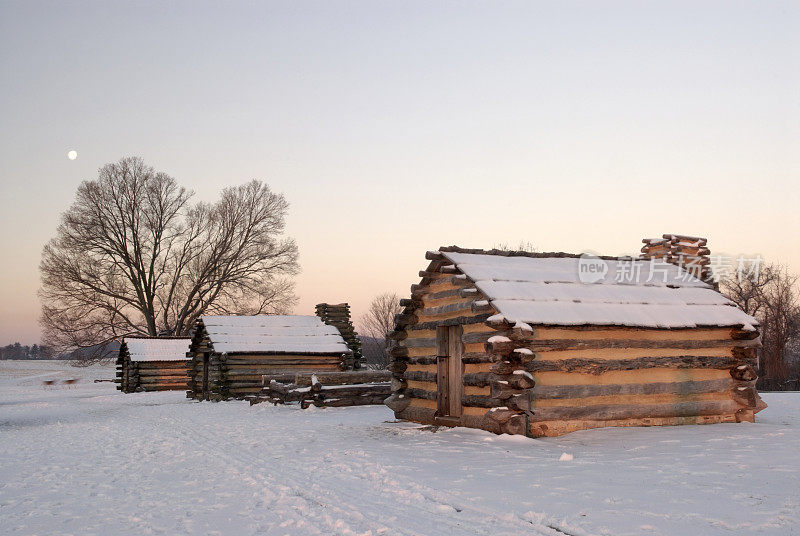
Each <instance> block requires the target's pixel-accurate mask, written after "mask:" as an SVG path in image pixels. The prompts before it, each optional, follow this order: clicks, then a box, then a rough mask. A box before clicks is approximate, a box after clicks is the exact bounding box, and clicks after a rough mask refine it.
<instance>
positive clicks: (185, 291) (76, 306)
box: [39, 157, 298, 361]
mask: <svg viewBox="0 0 800 536" xmlns="http://www.w3.org/2000/svg"><path fill="white" fill-rule="evenodd" d="M191 197H192V193H191V192H189V191H187V190H186V189H185V188H183V187H181V186H179V185H178V183H177V182H176V181H175V179H173V178H172V177H170V176H169V175H167V174H165V173H162V172H157V171H155V170H154V169H153V168H152V167H149V166H147V165H145V164H144V162H143V161H142V160H141V159H140V158H137V157H132V158H123V159H122V160H120V161H119V162H116V163H113V164H108V165H106V166H104V167H103V168H101V169H100V171H99V175H98V177H97V179H95V180H87V181H84V182H83V183H82V184H81V185H80V186H79V187H78V191H77V194H76V198H75V201H74V203H73V204H72V206H71V207H70V208H69V209H68V210H67V211H66V212H65V213H64V214H63V216H62V219H61V224H60V225H59V227H58V231H57V233H56V236H55V238H53V239H52V240H50V241H49V242H48V243H47V245H46V246H45V248H44V251H43V252H42V260H41V264H40V270H41V277H42V286H41V289H40V292H39V294H40V297H41V300H42V303H43V307H42V315H41V323H42V326H43V328H44V340H45V344H47V345H48V346H50V347H52V348H53V349H54V350H56V351H58V352H67V351H72V350H76V349H86V348H106V347H107V346H106V345H105V343H107V342H109V341H111V340H114V339H117V338H119V337H123V336H126V335H150V336H153V335H185V334H187V333H188V331H189V329H190V328H191V326H192V324H193V323H194V321H195V320H196V319H197V318H198V317H199V316H200V315H202V314H220V313H222V314H228V313H232V314H259V313H279V312H285V311H287V310H288V309H289V308H290V307H291V306H292V305H293V303H294V301H295V296H294V294H293V283H292V282H291V281H290V280H289V279H287V278H288V277H289V276H291V275H294V274H295V273H297V271H298V264H297V246H296V245H295V242H294V241H293V240H292V239H290V238H285V237H283V236H282V233H283V231H284V217H285V215H286V212H287V210H288V203H287V202H286V199H284V197H283V196H282V195H280V194H276V193H273V192H272V191H271V190H270V189H269V187H268V186H267V185H266V184H264V183H262V182H259V181H256V180H254V181H251V182H249V183H247V184H243V185H240V186H234V187H230V188H226V189H224V190H223V191H222V195H221V197H220V199H219V200H218V201H216V202H214V203H194V204H193V203H192V202H191ZM98 353H100V352H88V353H87V352H81V353H80V355H82V356H85V359H86V360H90V361H91V360H93V359H97V358H100V357H102V356H101V355H97V354H98Z"/></svg>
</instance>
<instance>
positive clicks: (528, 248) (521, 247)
mask: <svg viewBox="0 0 800 536" xmlns="http://www.w3.org/2000/svg"><path fill="white" fill-rule="evenodd" d="M492 247H493V248H494V249H499V250H500V251H525V252H527V253H537V252H538V250H537V249H536V247H535V246H534V245H533V242H530V241H528V240H520V242H519V244H517V247H511V246H510V245H509V244H508V242H500V243H498V244H495V245H494V246H492Z"/></svg>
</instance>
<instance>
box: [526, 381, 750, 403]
mask: <svg viewBox="0 0 800 536" xmlns="http://www.w3.org/2000/svg"><path fill="white" fill-rule="evenodd" d="M737 385H739V383H737V382H736V381H735V380H734V379H732V378H731V379H721V380H702V381H685V382H654V383H619V384H606V385H602V384H588V385H537V386H536V387H535V388H534V389H533V396H534V398H535V399H536V400H555V399H574V398H588V397H594V396H620V395H622V396H625V395H675V396H677V397H680V396H688V395H696V394H704V393H723V392H727V391H729V390H731V389H733V388H734V387H736V386H737Z"/></svg>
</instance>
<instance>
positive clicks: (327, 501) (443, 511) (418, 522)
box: [175, 422, 564, 536]
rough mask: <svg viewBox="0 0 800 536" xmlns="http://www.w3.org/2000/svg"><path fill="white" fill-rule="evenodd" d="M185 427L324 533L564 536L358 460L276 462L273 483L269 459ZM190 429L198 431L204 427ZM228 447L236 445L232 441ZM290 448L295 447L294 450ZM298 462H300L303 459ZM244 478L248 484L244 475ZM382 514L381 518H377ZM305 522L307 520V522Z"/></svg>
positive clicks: (559, 531) (184, 430) (557, 530)
mask: <svg viewBox="0 0 800 536" xmlns="http://www.w3.org/2000/svg"><path fill="white" fill-rule="evenodd" d="M184 424H185V423H175V426H176V428H177V429H180V430H181V431H182V433H184V434H186V435H188V436H189V440H190V441H191V439H192V438H193V437H194V438H198V437H201V438H202V440H203V441H202V443H203V444H204V445H205V448H208V449H211V450H212V451H214V452H215V453H216V454H217V455H218V456H221V457H224V458H225V459H226V461H227V463H228V464H229V465H230V466H235V467H236V468H237V469H238V470H239V472H240V473H241V474H242V475H249V474H252V473H253V469H257V470H258V476H259V477H260V478H264V480H265V482H262V483H257V482H256V481H255V480H253V484H254V485H257V486H260V487H264V486H266V485H269V486H271V487H274V488H278V489H281V490H282V492H284V493H288V494H291V495H294V496H297V497H299V498H301V499H303V500H304V501H305V502H306V503H307V504H308V505H309V506H311V507H312V508H316V509H317V510H322V516H321V517H322V519H323V520H324V521H325V523H326V525H327V527H326V528H327V530H337V531H341V532H343V533H347V532H348V530H350V531H355V532H358V531H362V532H363V531H364V530H365V529H366V530H369V531H375V534H382V533H391V534H408V535H415V534H420V533H426V532H428V533H430V532H431V530H432V529H434V532H436V533H441V532H443V531H444V530H447V531H448V532H450V533H452V534H486V535H489V534H491V535H495V534H520V533H527V534H537V533H538V534H540V535H543V536H555V535H563V534H564V532H563V530H562V529H560V528H557V527H556V526H555V524H554V523H549V522H548V524H547V525H543V524H534V523H533V522H531V521H528V520H525V519H522V518H520V517H519V516H516V515H514V514H498V513H497V512H495V511H492V510H489V509H483V508H479V507H475V506H471V505H464V504H462V503H461V502H460V501H459V500H458V499H457V498H456V497H453V496H452V495H449V494H447V493H445V492H443V491H442V490H438V489H434V488H430V487H428V486H424V485H421V484H419V483H417V482H414V481H411V480H408V479H405V481H403V482H401V481H399V480H398V478H399V477H400V475H391V477H378V478H370V477H371V476H374V475H380V474H381V473H382V471H383V472H385V471H384V470H383V467H382V466H381V465H380V464H378V463H375V462H369V461H367V460H365V459H362V458H359V459H358V461H349V460H348V459H347V458H344V459H337V460H335V461H336V464H337V465H340V466H344V467H346V468H347V469H348V470H347V471H344V472H343V471H336V472H332V471H329V470H324V469H323V468H322V467H324V463H323V465H314V464H313V463H312V462H311V461H309V460H308V459H301V460H300V462H299V463H298V462H297V461H294V459H293V458H290V459H289V460H287V459H285V458H284V459H282V460H281V461H280V462H279V467H280V473H279V474H280V477H279V478H280V482H278V481H277V480H276V478H275V477H276V474H275V473H273V472H272V471H271V470H270V469H271V468H270V467H264V463H265V462H270V461H274V460H268V459H267V458H259V457H256V456H253V455H252V453H251V452H249V451H247V450H246V449H238V450H237V451H236V452H235V453H234V452H233V451H228V450H224V449H220V443H219V438H218V437H213V436H211V435H209V434H208V433H205V432H200V430H199V429H187V428H186V427H185V426H184ZM195 424H196V425H198V427H201V426H203V424H204V423H199V422H198V423H195ZM286 439H287V440H288V439H289V438H286ZM233 442H234V443H235V441H233ZM281 446H282V448H283V449H284V450H290V449H289V448H288V447H289V446H288V445H285V444H283V445H281ZM294 446H295V447H296V445H294ZM307 447H308V445H307V444H302V445H300V448H301V449H305V448H307ZM330 456H332V455H331V454H327V455H326V456H325V457H324V458H323V460H322V461H323V462H324V461H326V460H325V458H328V457H330ZM300 457H301V458H302V455H301V456H300ZM351 459H352V458H351ZM265 472H266V473H268V474H269V477H265V475H264V473H265ZM245 478H246V479H248V480H250V479H251V478H248V477H247V476H245ZM344 480H349V482H348V485H347V486H343V483H344V482H343V481H344ZM365 484H367V485H369V486H370V488H371V489H369V490H368V491H365V490H364V489H363V487H364V485H365ZM351 489H357V490H359V495H358V500H357V501H356V502H343V498H344V497H345V492H346V491H347V490H351ZM312 490H313V491H312ZM408 490H412V493H411V495H419V496H420V497H422V501H420V502H421V504H415V502H414V500H415V499H414V497H413V496H412V497H409V496H408V495H409V493H408ZM379 498H380V499H379ZM401 498H402V499H401ZM398 506H401V512H400V513H401V514H402V517H403V518H404V519H403V523H402V525H401V526H400V527H398V526H389V524H388V523H389V522H390V520H391V519H392V518H394V517H397V514H393V512H395V511H396V510H397V509H398ZM329 512H330V513H335V514H336V516H338V517H339V519H336V520H331V519H330V516H329V515H328V514H329ZM382 512H385V513H386V514H384V515H382V514H381V513H382ZM386 518H389V519H388V520H387V519H386ZM345 519H347V521H345ZM306 520H308V519H307V518H306ZM341 522H345V523H346V524H347V527H343V526H342V523H341ZM548 525H549V526H548Z"/></svg>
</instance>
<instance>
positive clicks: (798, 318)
mask: <svg viewBox="0 0 800 536" xmlns="http://www.w3.org/2000/svg"><path fill="white" fill-rule="evenodd" d="M721 283H722V284H721V290H722V292H723V294H725V295H726V296H727V297H728V298H729V299H730V300H731V301H733V302H735V303H736V304H737V305H738V306H739V307H741V308H742V310H744V312H746V313H747V314H749V315H751V316H754V317H755V318H756V319H757V320H758V321H759V323H760V324H761V327H760V331H761V342H762V345H763V346H762V348H761V359H760V363H759V365H760V369H761V370H760V371H759V375H760V376H763V377H762V378H759V381H760V382H762V383H766V382H768V381H771V382H773V383H775V382H777V383H780V382H785V381H786V380H789V379H792V378H791V375H792V374H797V370H794V371H793V370H792V357H793V355H796V352H797V349H798V347H799V346H800V299H799V298H798V293H797V283H798V280H797V276H795V275H792V274H790V273H789V272H788V271H787V270H786V269H785V268H782V267H781V266H779V265H776V264H768V265H763V266H760V267H759V269H758V271H757V272H756V273H754V274H750V275H747V276H746V277H745V276H741V277H739V274H736V275H734V276H731V277H728V278H726V279H724V280H723V281H722V282H721ZM794 379H797V378H794Z"/></svg>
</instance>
